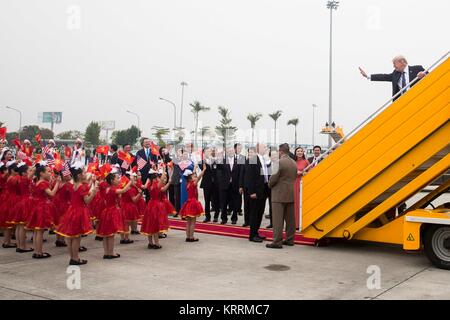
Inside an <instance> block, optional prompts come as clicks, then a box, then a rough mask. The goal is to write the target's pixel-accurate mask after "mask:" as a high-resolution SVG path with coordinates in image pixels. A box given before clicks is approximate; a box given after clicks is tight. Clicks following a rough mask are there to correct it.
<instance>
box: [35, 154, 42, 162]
mask: <svg viewBox="0 0 450 320" xmlns="http://www.w3.org/2000/svg"><path fill="white" fill-rule="evenodd" d="M41 161H42V155H40V154H37V155H36V157H35V158H34V162H35V163H39V162H41Z"/></svg>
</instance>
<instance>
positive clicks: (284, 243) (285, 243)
mask: <svg viewBox="0 0 450 320" xmlns="http://www.w3.org/2000/svg"><path fill="white" fill-rule="evenodd" d="M283 246H289V247H293V246H294V244H293V243H291V242H287V241H286V240H285V241H283Z"/></svg>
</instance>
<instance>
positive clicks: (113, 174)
mask: <svg viewBox="0 0 450 320" xmlns="http://www.w3.org/2000/svg"><path fill="white" fill-rule="evenodd" d="M115 178H116V174H115V173H110V174H108V176H107V177H106V182H108V184H109V185H110V186H112V184H113V181H114V179H115Z"/></svg>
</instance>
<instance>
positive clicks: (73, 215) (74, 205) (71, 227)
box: [56, 184, 94, 238]
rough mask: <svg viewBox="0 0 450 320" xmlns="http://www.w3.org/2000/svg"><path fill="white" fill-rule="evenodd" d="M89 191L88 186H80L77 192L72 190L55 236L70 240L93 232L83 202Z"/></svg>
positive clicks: (86, 206)
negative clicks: (67, 206)
mask: <svg viewBox="0 0 450 320" xmlns="http://www.w3.org/2000/svg"><path fill="white" fill-rule="evenodd" d="M89 190H90V188H89V185H88V184H81V185H80V186H79V187H78V189H77V190H74V189H73V192H72V194H71V199H70V206H69V208H68V209H67V211H66V213H65V214H64V215H63V216H62V217H61V222H60V224H59V226H58V227H57V228H56V233H57V234H59V235H62V236H64V237H67V238H72V237H79V236H82V235H86V234H90V233H92V232H93V231H94V230H93V229H92V222H91V213H90V209H89V206H88V205H86V203H85V202H84V197H85V196H87V195H89Z"/></svg>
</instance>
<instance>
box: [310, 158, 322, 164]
mask: <svg viewBox="0 0 450 320" xmlns="http://www.w3.org/2000/svg"><path fill="white" fill-rule="evenodd" d="M322 161H323V158H322V159H320V160H319V162H318V163H317V164H319V163H321V162H322ZM308 162H309V163H310V164H311V163H313V162H314V157H311V158H308Z"/></svg>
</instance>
